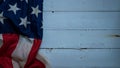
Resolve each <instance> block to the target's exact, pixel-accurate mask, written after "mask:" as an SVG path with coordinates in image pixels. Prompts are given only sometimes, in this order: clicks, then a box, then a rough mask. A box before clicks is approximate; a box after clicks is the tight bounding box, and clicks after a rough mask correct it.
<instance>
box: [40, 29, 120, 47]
mask: <svg viewBox="0 0 120 68" xmlns="http://www.w3.org/2000/svg"><path fill="white" fill-rule="evenodd" d="M118 35H120V30H44V32H43V42H42V48H120V36H119V37H116V36H118Z"/></svg>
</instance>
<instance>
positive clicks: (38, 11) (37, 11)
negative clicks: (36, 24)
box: [32, 6, 41, 17]
mask: <svg viewBox="0 0 120 68" xmlns="http://www.w3.org/2000/svg"><path fill="white" fill-rule="evenodd" d="M32 10H33V11H32V14H35V15H36V17H38V14H39V13H41V11H40V10H39V6H36V8H34V7H32Z"/></svg>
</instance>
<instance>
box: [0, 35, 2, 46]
mask: <svg viewBox="0 0 120 68" xmlns="http://www.w3.org/2000/svg"><path fill="white" fill-rule="evenodd" d="M2 45H3V37H2V34H0V48H1V47H2Z"/></svg>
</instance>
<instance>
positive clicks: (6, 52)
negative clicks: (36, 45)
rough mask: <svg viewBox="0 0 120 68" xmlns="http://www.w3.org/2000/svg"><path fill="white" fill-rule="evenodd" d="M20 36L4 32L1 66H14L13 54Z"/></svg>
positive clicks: (7, 67)
mask: <svg viewBox="0 0 120 68" xmlns="http://www.w3.org/2000/svg"><path fill="white" fill-rule="evenodd" d="M18 40H19V36H18V35H16V34H3V45H2V47H1V48H0V67H2V68H13V65H12V58H11V54H12V52H13V51H14V50H15V48H16V46H17V43H18Z"/></svg>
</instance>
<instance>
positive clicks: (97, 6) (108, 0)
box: [44, 0, 120, 12]
mask: <svg viewBox="0 0 120 68" xmlns="http://www.w3.org/2000/svg"><path fill="white" fill-rule="evenodd" d="M119 6H120V0H44V11H63V12H64V11H76V12H78V11H98V12H100V11H120V7H119Z"/></svg>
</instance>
